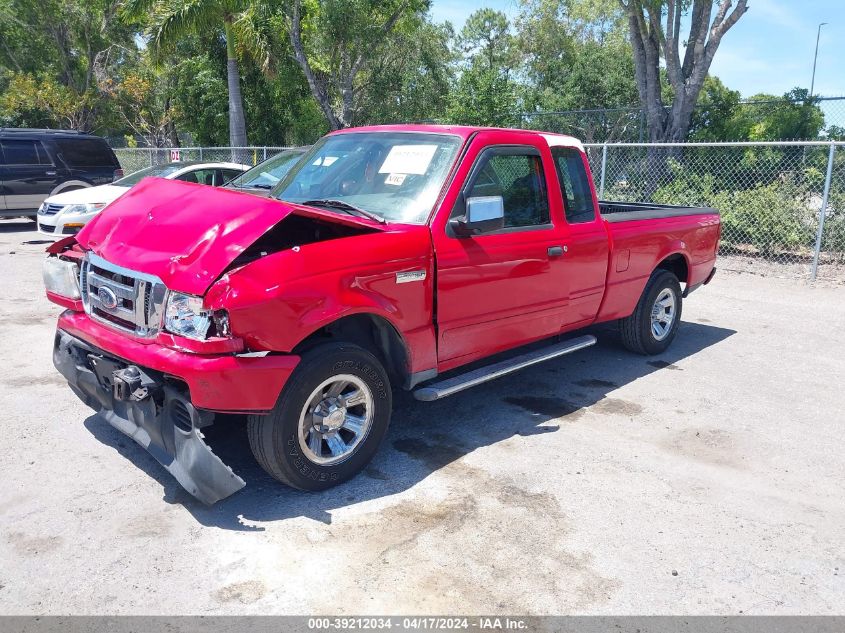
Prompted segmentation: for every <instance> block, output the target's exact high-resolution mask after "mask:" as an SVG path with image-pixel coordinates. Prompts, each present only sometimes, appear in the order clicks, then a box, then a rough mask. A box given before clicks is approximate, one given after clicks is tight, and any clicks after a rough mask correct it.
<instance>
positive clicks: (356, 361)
mask: <svg viewBox="0 0 845 633" xmlns="http://www.w3.org/2000/svg"><path fill="white" fill-rule="evenodd" d="M335 392H336V393H335ZM391 407H392V393H391V390H390V382H389V380H388V377H387V373H386V372H385V370H384V367H382V365H381V363H380V362H379V361H378V359H377V358H376V357H375V356H373V355H372V354H371V353H370V352H368V351H367V350H365V349H363V348H361V347H358V346H357V345H352V344H349V343H328V344H325V345H319V346H317V347H313V348H311V349H310V350H308V351H307V352H306V353H305V354H303V356H302V360H301V361H300V363H299V365H298V366H297V368H296V370H295V371H294V373H293V374H292V375H291V377H290V380H289V381H288V382H287V384H286V385H285V388H284V389H283V390H282V394H281V395H280V397H279V400H278V402H277V403H276V406H275V407H274V409H273V411H271V412H270V413H269V414H268V415H263V416H262V415H251V416H250V417H249V422H248V431H249V443H250V446H251V448H252V452H253V454H254V455H255V458H256V460H257V461H258V463H259V464H260V465H261V467H262V468H263V469H264V470H266V471H267V472H268V473H269V474H270V475H271V476H272V477H275V478H276V479H278V480H279V481H281V482H282V483H285V484H287V485H289V486H292V487H294V488H298V489H300V490H308V491H318V490H325V489H326V488H330V487H331V486H334V485H337V484H339V483H342V482H344V481H347V480H348V479H351V478H352V477H354V476H355V475H356V474H357V473H358V472H359V471H360V470H361V469H363V468H364V467H365V466H366V465H367V464H368V463H369V462H370V460H371V459H372V458H373V455H374V454H375V452H376V450H377V449H378V447H379V445H380V444H381V441H382V439H383V438H384V435H385V433H386V432H387V427H388V424H389V423H390V412H391ZM323 431H325V432H323ZM339 447H343V448H339Z"/></svg>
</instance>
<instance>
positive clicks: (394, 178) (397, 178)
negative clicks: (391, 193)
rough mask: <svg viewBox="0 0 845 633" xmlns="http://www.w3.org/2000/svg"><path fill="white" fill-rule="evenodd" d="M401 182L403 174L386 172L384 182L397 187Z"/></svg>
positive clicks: (403, 180)
mask: <svg viewBox="0 0 845 633" xmlns="http://www.w3.org/2000/svg"><path fill="white" fill-rule="evenodd" d="M403 182H405V174H387V178H385V179H384V184H386V185H396V186H397V187H398V186H399V185H401V184H402V183H403Z"/></svg>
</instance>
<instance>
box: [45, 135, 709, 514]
mask: <svg viewBox="0 0 845 633" xmlns="http://www.w3.org/2000/svg"><path fill="white" fill-rule="evenodd" d="M719 233H720V225H719V215H718V214H717V213H716V212H715V211H714V210H712V209H699V208H685V207H666V206H659V205H648V204H624V203H604V202H599V201H598V200H597V199H596V193H595V188H594V186H593V182H592V178H591V175H590V168H589V164H588V162H587V157H586V155H585V153H584V149H583V146H582V145H581V144H580V143H579V142H578V141H577V140H575V139H573V138H571V137H567V136H560V135H553V134H540V133H537V132H529V131H522V130H505V129H489V128H474V127H444V126H433V125H402V126H379V127H367V128H357V129H348V130H343V131H340V132H335V133H332V134H330V135H328V136H326V137H325V138H323V139H322V140H320V141H319V142H318V143H317V144H316V145H314V146H313V147H312V148H311V149H310V150H309V151H308V152H307V154H305V156H304V157H303V158H302V159H301V160H300V161H299V162H298V163H297V165H296V166H295V167H294V168H293V169H292V170H291V171H290V172H289V173H288V175H287V176H286V177H285V178H284V179H283V180H282V181H281V182H280V183H279V185H278V186H277V188H276V189H275V190H274V193H273V196H272V198H270V199H261V198H257V197H254V196H250V195H247V194H243V193H238V192H235V191H225V190H219V189H210V188H207V187H202V186H199V185H193V184H190V183H182V182H175V181H167V180H161V179H148V180H146V181H143V182H141V183H140V184H139V185H138V186H136V187H134V188H133V189H132V190H131V191H129V192H128V193H127V194H125V195H124V196H122V197H121V198H120V199H119V200H117V201H116V202H114V203H112V204H111V205H110V206H109V207H108V208H107V209H106V211H105V212H103V213H102V214H101V215H99V216H98V217H97V218H96V219H95V220H94V221H93V222H91V223H90V224H89V225H88V226H86V227H85V229H84V230H83V231H81V232H80V233H79V234H78V235H76V236H74V237H69V238H67V239H64V240H62V241H60V242H57V243H56V244H54V245H53V246H51V247H50V248H49V249H48V253H49V254H48V257H47V259H46V260H45V263H44V280H45V284H46V289H47V295H48V297H49V298H50V299H51V300H52V301H54V302H55V303H57V304H59V305H60V306H63V307H64V308H66V309H65V310H64V311H63V312H62V314H61V316H60V317H59V321H58V329H57V331H56V337H55V349H54V355H53V359H54V364H55V366H56V367H57V369H58V370H59V371H60V372H61V373H62V374H63V375H64V377H65V378H66V379H67V381H68V383H69V384H70V388H71V389H72V390H73V391H74V393H76V394H77V395H78V396H79V397H80V398H81V399H82V400H83V401H84V402H86V403H87V404H89V405H90V406H91V407H93V408H94V409H95V410H97V411H100V412H102V414H103V415H104V417H105V418H106V419H107V420H108V421H109V422H110V423H111V424H112V425H114V426H115V427H117V428H118V429H119V430H121V431H123V432H124V433H126V434H128V435H129V436H131V437H132V438H133V439H134V440H136V441H137V442H138V443H139V444H141V445H142V446H144V447H145V448H146V449H147V450H149V451H150V452H151V453H152V454H153V456H155V457H156V459H158V461H159V462H161V464H162V465H164V466H165V468H167V469H168V470H169V471H170V472H171V473H172V474H173V475H174V476H175V477H176V479H177V480H178V481H179V483H180V484H181V485H182V486H184V487H185V488H186V489H187V490H188V491H189V492H190V493H191V494H193V495H194V496H196V497H197V498H199V499H201V500H202V501H204V502H206V503H214V502H215V501H217V500H219V499H221V498H223V497H226V496H228V495H230V494H232V493H233V492H235V491H237V490H239V489H240V488H241V487H243V486H244V481H243V480H242V479H241V478H240V477H238V476H237V475H236V474H235V473H233V472H232V471H231V469H230V468H228V467H227V466H225V465H224V464H223V463H222V462H221V461H220V459H219V458H218V457H217V456H216V455H214V454H213V453H212V452H211V450H210V449H209V447H208V446H207V445H206V444H205V442H204V441H203V434H202V429H203V428H204V427H206V426H208V425H210V424H212V423H213V422H214V419H215V414H217V413H221V412H223V413H243V414H247V415H248V418H247V419H248V421H247V425H248V435H249V441H250V445H251V446H252V449H253V452H254V454H255V457H256V459H257V460H258V462H259V463H260V464H261V466H262V467H263V468H264V469H265V470H266V471H267V472H268V473H270V474H271V475H272V476H273V477H275V478H276V479H278V480H279V481H281V482H283V483H285V484H288V485H290V486H293V487H295V488H299V489H303V490H312V491H316V490H322V489H325V488H328V487H330V486H333V485H335V484H338V483H340V482H343V481H345V480H347V479H349V478H351V477H352V476H354V475H355V474H356V473H358V472H359V471H360V470H361V469H362V468H363V467H364V466H365V465H366V464H367V463H368V462H369V460H370V459H371V458H372V457H373V454H374V453H375V451H376V449H377V448H378V446H379V443H380V442H381V440H382V438H383V437H384V435H385V432H386V430H387V426H388V422H389V419H390V415H391V398H392V396H391V394H392V390H393V389H394V388H402V389H407V390H413V392H414V395H415V396H416V397H417V398H418V399H420V400H424V401H429V400H435V399H438V398H443V397H445V396H448V395H451V394H453V393H455V392H458V391H461V390H462V389H465V388H467V387H471V386H474V385H476V384H479V383H481V382H484V381H486V380H490V379H492V378H496V377H498V376H502V375H504V374H507V373H509V372H512V371H515V370H517V369H520V368H522V367H525V366H527V365H531V364H533V363H537V362H540V361H544V360H547V359H550V358H554V357H557V356H561V355H563V354H567V353H569V352H572V351H575V350H578V349H582V348H585V347H587V346H589V345H591V344H593V343H595V338H594V337H593V336H589V335H580V336H575V337H572V338H567V337H565V336H563V337H562V336H561V335H564V334H566V333H569V332H572V331H574V330H578V329H579V328H583V327H585V326H587V325H590V324H594V323H597V322H602V321H611V320H619V321H620V323H621V338H622V342H623V343H624V345H626V346H627V347H628V348H630V349H631V350H634V351H636V352H639V353H643V354H657V353H660V352H662V351H663V350H665V349H666V348H667V347H668V346H669V344H670V343H671V342H672V339H673V338H674V336H675V334H676V333H677V328H678V324H679V321H680V318H681V302H682V299H683V298H684V297H686V296H687V295H688V294H689V293H690V292H691V291H692V290H694V289H695V288H697V287H698V286H700V285H702V284H706V283H708V282H709V281H710V279H711V278H712V277H713V273H714V272H715V268H714V263H715V259H716V250H717V248H718V241H719ZM542 339H549V342H548V343H547V344H545V345H542V346H538V345H537V344H535V345H532V346H531V348H532V349H531V351H530V352H523V353H521V354H519V353H518V350H517V351H514V350H515V348H518V347H520V346H523V345H526V344H528V343H536V342H538V341H541V340H542ZM509 350H510V353H509V354H500V353H502V352H506V351H509ZM503 356H507V358H505V359H502V357H503ZM488 358H489V362H488V364H486V365H484V366H481V367H480V368H478V365H479V364H480V363H479V361H481V360H482V359H488ZM469 363H473V367H474V368H473V369H472V370H471V371H465V370H462V368H463V367H464V366H466V365H468V364H469Z"/></svg>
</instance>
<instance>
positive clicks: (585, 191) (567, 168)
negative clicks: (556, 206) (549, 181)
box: [551, 147, 596, 224]
mask: <svg viewBox="0 0 845 633" xmlns="http://www.w3.org/2000/svg"><path fill="white" fill-rule="evenodd" d="M551 149H552V158H554V161H555V168H556V169H557V176H558V179H559V180H560V188H561V190H562V193H563V206H564V209H565V210H566V221H567V222H569V223H570V224H579V223H582V222H592V221H593V220H595V219H596V209H595V205H594V204H593V194H592V191H591V190H590V179H589V178H588V177H587V170H586V169H584V161H583V160H582V159H581V152H579V151H578V150H577V149H573V148H571V147H553V148H551Z"/></svg>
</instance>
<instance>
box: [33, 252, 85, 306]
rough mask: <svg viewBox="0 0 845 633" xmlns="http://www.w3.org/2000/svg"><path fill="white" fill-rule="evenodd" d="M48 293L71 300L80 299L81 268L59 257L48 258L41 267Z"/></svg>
mask: <svg viewBox="0 0 845 633" xmlns="http://www.w3.org/2000/svg"><path fill="white" fill-rule="evenodd" d="M41 272H42V276H43V277H44V287H45V288H46V289H47V292H52V293H55V294H57V295H59V296H62V297H67V298H69V299H79V297H80V296H81V294H80V292H79V266H77V265H76V264H75V263H74V262H68V261H65V260H63V259H59V258H58V257H47V258H46V259H45V260H44V264H43V265H42V267H41Z"/></svg>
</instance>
